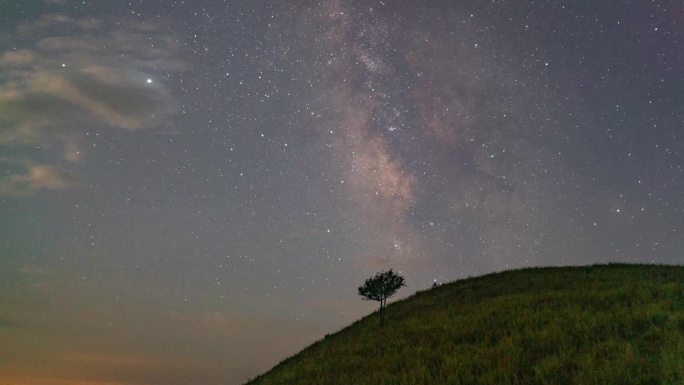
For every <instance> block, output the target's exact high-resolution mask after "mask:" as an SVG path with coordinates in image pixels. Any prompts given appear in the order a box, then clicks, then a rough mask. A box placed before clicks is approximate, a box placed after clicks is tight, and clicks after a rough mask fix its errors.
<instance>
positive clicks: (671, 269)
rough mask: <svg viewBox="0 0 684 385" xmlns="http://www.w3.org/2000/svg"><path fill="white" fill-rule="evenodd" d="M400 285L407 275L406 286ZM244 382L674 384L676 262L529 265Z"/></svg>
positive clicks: (678, 341)
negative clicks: (654, 263)
mask: <svg viewBox="0 0 684 385" xmlns="http://www.w3.org/2000/svg"><path fill="white" fill-rule="evenodd" d="M409 284H410V282H409ZM385 316H386V319H385V321H386V322H385V327H384V328H383V329H380V328H379V319H378V314H377V313H374V314H371V315H369V316H367V317H365V318H363V319H361V320H359V321H357V322H355V323H354V324H352V325H351V326H349V327H347V328H345V329H343V330H341V331H340V332H338V333H336V334H334V335H329V336H326V338H324V339H323V340H321V341H318V342H316V343H314V344H313V345H311V346H310V347H308V348H306V349H305V350H303V351H302V352H300V353H299V354H297V355H295V356H293V357H291V358H289V359H287V360H285V361H283V362H281V363H280V364H279V365H277V366H276V367H275V368H273V369H272V370H271V371H269V372H268V373H266V374H264V375H262V376H259V377H257V378H256V379H254V380H252V381H251V382H249V384H250V385H271V384H288V385H292V384H296V385H305V384H318V385H328V384H330V385H333V384H349V385H365V384H368V385H383V384H387V385H389V384H392V385H396V384H430V385H432V384H469V385H470V384H492V385H505V384H525V385H534V384H583V385H589V384H597V385H599V384H600V385H607V384H621V385H624V384H644V385H653V384H684V267H675V266H651V265H621V264H620V265H618V264H615V265H614V264H611V265H595V266H587V267H564V268H534V269H524V270H515V271H507V272H503V273H496V274H490V275H486V276H483V277H478V278H469V279H465V280H460V281H456V282H453V283H450V284H446V285H442V286H440V287H438V288H435V289H432V290H427V291H423V292H419V293H417V294H416V295H413V296H411V297H409V298H407V299H405V300H402V301H399V302H396V303H393V304H390V305H389V306H388V307H387V310H386V314H385Z"/></svg>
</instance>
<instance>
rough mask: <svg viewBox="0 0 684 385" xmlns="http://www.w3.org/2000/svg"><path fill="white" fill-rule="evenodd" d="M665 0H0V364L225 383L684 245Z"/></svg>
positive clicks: (681, 80)
mask: <svg viewBox="0 0 684 385" xmlns="http://www.w3.org/2000/svg"><path fill="white" fill-rule="evenodd" d="M683 156H684V4H683V3H682V2H680V1H655V0H654V1H646V0H642V1H574V2H571V1H513V0H511V1H499V0H492V1H467V0H466V1H427V0H425V1H418V0H406V1H392V0H383V1H361V0H359V1H353V0H320V1H277V2H276V1H273V2H268V1H195V0H192V1H191V0H186V1H142V0H136V1H104V0H102V1H67V0H63V1H59V0H45V1H37V0H24V1H19V0H16V1H12V0H5V1H0V173H1V174H0V382H1V383H10V384H12V385H43V384H47V385H66V384H69V385H73V384H77V385H104V384H108V385H114V384H117V385H142V384H149V385H179V384H208V385H213V384H225V385H237V384H240V383H242V382H244V381H245V380H247V379H248V378H250V377H254V376H255V375H257V374H259V373H261V372H263V371H265V370H267V369H269V368H270V367H271V366H273V365H274V364H276V363H277V362H279V361H280V360H282V359H284V358H286V357H288V356H289V355H291V354H293V353H295V352H297V351H299V350H300V349H302V348H304V347H305V346H307V345H308V344H310V343H312V342H314V341H315V340H317V339H319V338H322V337H323V336H324V335H325V334H326V333H331V332H334V331H336V330H338V329H339V328H341V327H343V326H345V325H347V324H349V323H350V322H352V321H354V320H356V319H358V318H359V317H362V316H364V315H366V314H368V313H370V312H372V311H373V310H375V307H376V305H377V304H375V303H369V302H364V301H361V299H360V297H358V296H357V294H356V288H357V287H358V286H359V284H361V283H362V282H363V280H364V279H365V278H367V277H368V276H370V275H372V274H374V273H375V272H377V271H380V270H385V269H389V268H393V269H394V270H395V271H399V272H401V274H402V275H404V276H405V277H406V282H407V284H408V286H407V287H406V288H404V289H402V290H401V291H400V292H399V294H400V295H398V296H397V298H401V297H403V296H406V295H410V294H412V293H414V292H415V291H417V290H422V289H425V288H428V287H430V286H431V285H432V283H433V282H434V281H437V282H446V281H452V280H455V279H459V278H464V277H467V276H472V275H480V274H484V273H488V272H493V271H500V270H505V269H511V268H521V267H528V266H539V265H575V264H591V263H605V262H611V261H613V262H640V263H668V264H679V263H681V262H682V256H683V250H684V159H683Z"/></svg>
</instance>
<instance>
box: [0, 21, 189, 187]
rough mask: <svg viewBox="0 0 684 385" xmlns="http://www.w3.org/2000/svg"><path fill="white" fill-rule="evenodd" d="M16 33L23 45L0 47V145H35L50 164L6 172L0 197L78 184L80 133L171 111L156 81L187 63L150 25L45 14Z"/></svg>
mask: <svg viewBox="0 0 684 385" xmlns="http://www.w3.org/2000/svg"><path fill="white" fill-rule="evenodd" d="M19 35H20V36H21V37H22V38H23V39H24V40H25V41H28V42H29V43H28V44H25V45H24V46H25V48H22V49H15V50H8V51H5V52H0V73H2V76H0V146H2V147H6V148H9V149H11V150H12V152H13V153H21V152H24V153H28V152H30V151H32V152H35V149H36V148H39V149H40V151H41V157H42V158H45V157H46V156H47V157H52V159H53V161H52V162H51V163H49V164H30V165H25V167H23V169H21V168H19V169H17V172H16V173H10V174H9V175H6V176H5V177H3V179H0V195H29V194H31V193H32V192H35V191H38V190H65V189H69V188H72V187H75V186H78V183H75V182H74V180H73V175H74V174H75V173H74V172H72V170H71V169H73V168H74V167H75V165H76V164H78V163H80V162H83V161H84V160H87V157H86V153H85V151H84V150H83V147H84V146H83V143H84V141H85V139H86V138H85V135H84V132H85V131H86V130H92V129H121V130H142V129H153V128H155V127H159V126H161V125H164V124H166V123H167V122H168V121H169V119H170V117H172V116H173V115H174V114H176V113H177V111H178V106H177V103H176V101H175V99H174V97H173V95H172V93H171V91H170V90H169V89H168V88H167V87H166V86H165V85H164V84H163V82H162V81H161V79H159V78H160V74H162V73H163V74H167V73H172V72H177V71H183V70H185V69H186V64H185V63H184V62H183V61H181V60H179V59H178V58H177V57H178V49H179V46H178V43H177V41H176V40H174V39H173V38H172V37H170V36H169V35H168V34H167V33H165V32H164V31H162V30H161V28H159V27H157V26H155V25H153V24H150V23H147V24H142V23H138V22H135V21H130V20H100V19H93V18H73V17H70V16H67V15H62V14H46V15H43V16H42V17H41V18H39V19H38V20H36V21H34V22H31V23H26V24H24V25H22V26H21V27H20V28H19ZM147 79H155V80H157V79H159V81H148V80H147ZM13 160H15V161H16V160H17V158H15V159H13ZM0 162H2V160H0ZM4 163H7V160H5V162H4ZM32 163H37V162H32Z"/></svg>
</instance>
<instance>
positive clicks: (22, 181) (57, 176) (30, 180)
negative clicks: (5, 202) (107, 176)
mask: <svg viewBox="0 0 684 385" xmlns="http://www.w3.org/2000/svg"><path fill="white" fill-rule="evenodd" d="M76 186H78V182H77V181H76V180H75V178H74V177H73V176H71V175H70V174H69V173H68V172H67V171H65V170H61V169H59V168H57V167H54V166H50V165H46V164H34V165H30V166H27V167H26V171H25V172H24V173H15V174H12V175H10V176H9V177H6V178H4V179H1V180H0V196H2V195H15V196H17V195H18V196H25V195H31V194H32V193H34V192H36V191H39V190H66V189H70V188H72V187H76Z"/></svg>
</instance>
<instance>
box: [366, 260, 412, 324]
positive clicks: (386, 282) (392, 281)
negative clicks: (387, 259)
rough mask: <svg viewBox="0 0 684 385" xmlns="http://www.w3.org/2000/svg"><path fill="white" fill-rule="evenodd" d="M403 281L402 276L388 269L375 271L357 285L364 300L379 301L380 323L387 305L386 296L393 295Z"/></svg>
mask: <svg viewBox="0 0 684 385" xmlns="http://www.w3.org/2000/svg"><path fill="white" fill-rule="evenodd" d="M402 286H406V284H405V283H404V277H402V276H400V275H399V274H397V273H395V272H393V271H392V269H390V270H389V271H385V272H380V273H376V274H375V276H373V277H370V278H368V279H367V280H366V282H364V283H363V285H362V286H359V295H360V296H361V297H363V299H364V300H365V301H378V302H380V325H382V324H383V323H384V320H385V312H384V310H385V306H386V305H387V298H389V297H391V296H392V295H394V293H396V292H397V290H399V289H400V288H401V287H402Z"/></svg>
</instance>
